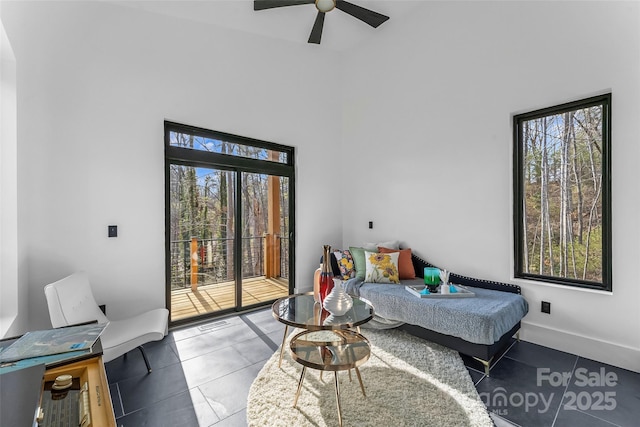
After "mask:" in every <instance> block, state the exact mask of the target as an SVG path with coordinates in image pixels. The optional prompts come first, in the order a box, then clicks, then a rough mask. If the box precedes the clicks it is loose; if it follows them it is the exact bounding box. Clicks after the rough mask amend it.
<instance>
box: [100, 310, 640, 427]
mask: <svg viewBox="0 0 640 427" xmlns="http://www.w3.org/2000/svg"><path fill="white" fill-rule="evenodd" d="M283 332H284V325H282V324H280V323H278V322H277V321H276V320H275V319H273V317H272V316H271V310H270V309H262V310H258V311H254V312H250V313H246V314H242V315H239V316H233V317H226V318H222V319H216V320H211V321H209V322H207V323H202V324H198V325H193V326H189V327H185V328H181V329H176V330H173V331H171V332H170V333H169V335H168V336H167V337H166V338H165V339H164V340H163V341H161V342H155V343H150V344H147V345H145V346H144V347H145V349H146V351H147V355H148V356H149V360H150V362H151V364H152V367H153V372H152V373H151V374H147V372H146V369H145V366H144V361H143V360H142V356H141V355H140V352H138V351H132V352H131V353H129V354H128V355H126V356H123V357H120V358H118V359H116V360H113V361H111V362H109V363H107V364H106V369H107V377H108V379H109V387H110V390H111V398H112V400H113V406H114V410H115V413H116V420H117V424H118V426H119V427H142V426H154V427H163V426H167V427H169V426H171V427H173V426H180V427H190V426H216V427H224V426H246V416H245V408H246V399H247V394H248V392H249V387H250V386H251V383H252V381H253V379H254V378H255V377H256V375H257V373H258V372H259V371H260V369H261V368H262V366H263V365H264V363H265V362H266V360H267V359H268V358H269V357H270V356H271V355H272V354H273V352H274V351H275V350H276V349H277V348H278V346H279V344H280V342H281V341H282V334H283ZM463 360H465V364H466V365H467V369H468V370H469V373H470V375H471V378H472V379H473V381H474V383H475V384H476V388H477V389H478V392H479V394H480V396H481V398H482V399H483V401H484V402H485V404H486V405H487V407H488V409H489V411H490V412H491V413H492V417H493V419H494V422H495V424H496V426H497V427H503V426H522V427H527V426H545V427H547V426H548V427H552V426H553V427H564V426H569V427H570V426H580V427H591V426H607V427H612V426H637V425H640V374H638V373H634V372H630V371H626V370H624V369H619V368H615V367H612V366H609V365H603V364H600V363H597V362H594V361H591V360H587V359H583V358H581V357H577V356H574V355H571V354H567V353H563V352H560V351H556V350H552V349H549V348H545V347H541V346H538V345H535V344H531V343H527V342H514V343H513V345H512V346H511V347H510V348H509V350H508V351H507V352H506V353H505V354H504V355H503V356H502V358H501V359H500V360H499V361H498V362H497V363H496V364H495V366H494V367H492V369H491V375H490V377H486V376H485V375H484V374H483V370H482V367H481V366H479V364H478V363H477V362H475V361H474V360H473V359H468V358H466V357H465V358H463ZM569 376H570V377H569Z"/></svg>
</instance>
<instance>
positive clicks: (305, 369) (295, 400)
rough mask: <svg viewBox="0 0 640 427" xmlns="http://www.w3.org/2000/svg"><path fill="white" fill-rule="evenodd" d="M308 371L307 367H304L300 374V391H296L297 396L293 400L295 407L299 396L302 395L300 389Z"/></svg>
mask: <svg viewBox="0 0 640 427" xmlns="http://www.w3.org/2000/svg"><path fill="white" fill-rule="evenodd" d="M306 372H307V367H306V366H303V367H302V373H301V374H300V381H298V391H296V398H295V399H294V400H293V407H294V408H295V407H296V405H297V404H298V397H300V390H302V383H303V382H304V374H305V373H306Z"/></svg>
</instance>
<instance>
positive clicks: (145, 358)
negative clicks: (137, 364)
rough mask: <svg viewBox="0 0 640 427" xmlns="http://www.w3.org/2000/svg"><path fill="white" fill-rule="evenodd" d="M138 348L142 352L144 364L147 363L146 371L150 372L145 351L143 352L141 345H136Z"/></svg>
mask: <svg viewBox="0 0 640 427" xmlns="http://www.w3.org/2000/svg"><path fill="white" fill-rule="evenodd" d="M138 350H140V353H142V358H143V359H144V364H145V365H147V371H149V373H151V366H150V365H149V359H147V353H145V351H144V348H142V346H141V345H139V346H138ZM125 354H126V353H125Z"/></svg>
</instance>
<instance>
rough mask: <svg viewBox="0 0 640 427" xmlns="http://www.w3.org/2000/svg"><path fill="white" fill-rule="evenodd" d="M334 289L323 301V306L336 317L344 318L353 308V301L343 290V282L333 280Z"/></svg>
mask: <svg viewBox="0 0 640 427" xmlns="http://www.w3.org/2000/svg"><path fill="white" fill-rule="evenodd" d="M333 282H334V285H333V289H332V290H331V292H330V293H329V295H327V297H326V298H325V299H324V300H323V303H322V306H323V307H324V309H325V310H327V311H328V312H329V313H331V314H332V315H334V316H342V315H344V314H345V313H346V312H347V311H349V310H350V309H351V307H353V300H352V299H351V297H350V296H349V295H347V293H346V292H345V291H344V289H343V288H342V280H340V279H335V278H334V279H333Z"/></svg>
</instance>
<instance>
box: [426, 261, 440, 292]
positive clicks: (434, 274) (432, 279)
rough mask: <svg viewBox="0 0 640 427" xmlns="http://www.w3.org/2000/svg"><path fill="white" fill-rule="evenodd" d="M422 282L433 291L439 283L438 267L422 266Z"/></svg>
mask: <svg viewBox="0 0 640 427" xmlns="http://www.w3.org/2000/svg"><path fill="white" fill-rule="evenodd" d="M424 284H425V286H426V287H427V288H429V291H430V292H432V293H435V292H436V291H437V289H438V285H439V284H440V269H439V268H435V267H425V268H424Z"/></svg>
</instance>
